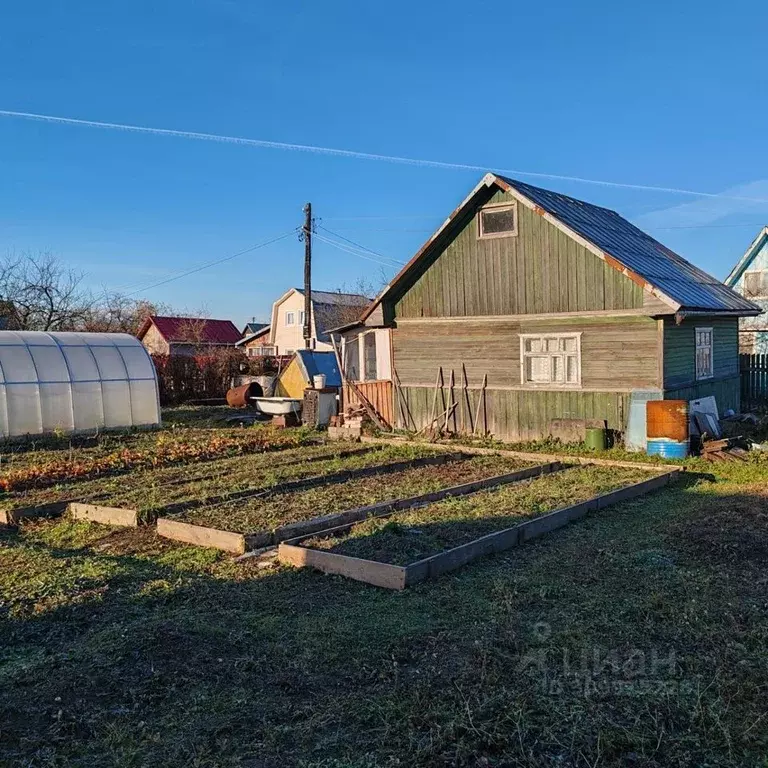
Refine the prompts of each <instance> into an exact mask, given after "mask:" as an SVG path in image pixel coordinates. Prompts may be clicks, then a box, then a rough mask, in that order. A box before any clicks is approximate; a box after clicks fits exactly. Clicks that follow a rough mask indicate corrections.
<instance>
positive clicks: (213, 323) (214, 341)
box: [136, 315, 240, 355]
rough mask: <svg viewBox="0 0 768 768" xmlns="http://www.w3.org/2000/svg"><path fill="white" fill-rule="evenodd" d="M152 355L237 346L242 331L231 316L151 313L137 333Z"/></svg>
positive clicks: (190, 352) (177, 353)
mask: <svg viewBox="0 0 768 768" xmlns="http://www.w3.org/2000/svg"><path fill="white" fill-rule="evenodd" d="M136 335H137V337H138V338H139V340H140V341H141V343H142V344H143V345H144V346H145V347H146V349H147V351H148V352H149V353H150V354H152V355H194V354H199V353H201V352H206V351H210V350H213V349H223V348H226V347H231V348H234V346H235V344H236V343H237V342H238V341H239V340H240V331H238V330H237V327H236V326H235V324H234V323H232V322H231V321H230V320H208V319H201V318H198V317H163V316H159V315H150V316H149V317H148V318H147V319H146V320H145V321H144V323H143V325H142V326H141V329H140V330H139V332H138V333H137V334H136Z"/></svg>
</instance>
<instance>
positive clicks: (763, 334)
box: [725, 227, 768, 355]
mask: <svg viewBox="0 0 768 768" xmlns="http://www.w3.org/2000/svg"><path fill="white" fill-rule="evenodd" d="M725 284H726V285H729V286H730V287H731V288H733V290H734V291H736V292H737V293H740V294H741V295H742V296H744V298H746V299H749V300H750V301H751V302H753V303H755V304H757V305H758V306H760V307H761V308H762V310H763V314H762V315H759V316H757V317H755V316H751V317H743V318H742V319H741V321H740V322H739V347H740V349H741V351H742V352H744V353H746V354H752V355H758V354H763V355H764V354H768V227H763V228H762V229H761V230H760V232H759V233H758V235H757V237H756V238H755V239H754V240H753V241H752V244H751V245H750V246H749V248H747V251H746V253H745V254H744V255H743V256H742V257H741V259H739V263H738V264H736V266H735V267H734V268H733V270H732V271H731V274H730V275H728V277H727V278H726V279H725Z"/></svg>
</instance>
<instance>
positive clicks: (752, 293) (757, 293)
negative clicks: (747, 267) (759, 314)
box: [744, 269, 768, 299]
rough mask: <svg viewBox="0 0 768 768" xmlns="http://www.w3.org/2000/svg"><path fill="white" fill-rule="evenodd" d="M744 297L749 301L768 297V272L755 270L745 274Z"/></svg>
mask: <svg viewBox="0 0 768 768" xmlns="http://www.w3.org/2000/svg"><path fill="white" fill-rule="evenodd" d="M744 296H745V298H747V299H764V298H766V297H768V270H765V269H763V270H755V271H753V272H745V273H744Z"/></svg>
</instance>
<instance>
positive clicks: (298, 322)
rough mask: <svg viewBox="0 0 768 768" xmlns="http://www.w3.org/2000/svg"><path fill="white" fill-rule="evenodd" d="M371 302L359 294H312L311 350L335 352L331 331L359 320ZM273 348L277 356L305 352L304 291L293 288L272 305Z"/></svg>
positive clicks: (271, 329) (316, 292)
mask: <svg viewBox="0 0 768 768" xmlns="http://www.w3.org/2000/svg"><path fill="white" fill-rule="evenodd" d="M369 302H370V299H369V298H368V297H367V296H362V295H360V294H358V293H341V292H337V291H312V317H311V321H312V327H311V331H312V336H311V339H310V348H311V349H314V350H317V351H319V352H332V351H333V346H332V345H331V339H330V336H329V335H328V330H329V329H331V328H338V327H339V326H341V325H345V324H347V323H349V322H352V321H353V320H356V319H357V318H358V317H359V316H360V314H361V313H362V311H363V309H364V308H365V307H366V306H367V305H368V304H369ZM269 345H270V347H272V348H273V349H274V354H277V355H290V354H292V353H293V352H295V351H296V350H297V349H304V348H305V345H304V291H303V290H302V289H301V288H291V289H290V290H289V291H286V292H285V293H284V294H283V295H282V296H281V297H280V298H279V299H278V300H277V301H276V302H275V303H274V304H273V305H272V322H271V324H270V337H269Z"/></svg>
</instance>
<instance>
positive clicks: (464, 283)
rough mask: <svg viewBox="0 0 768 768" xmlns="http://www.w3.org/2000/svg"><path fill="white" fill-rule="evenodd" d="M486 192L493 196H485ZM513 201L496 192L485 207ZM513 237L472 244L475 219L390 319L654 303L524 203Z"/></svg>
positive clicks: (412, 284)
mask: <svg viewBox="0 0 768 768" xmlns="http://www.w3.org/2000/svg"><path fill="white" fill-rule="evenodd" d="M489 194H490V193H489ZM511 200H513V198H512V196H511V195H509V193H506V192H502V191H497V192H496V193H495V194H493V196H492V197H491V198H490V202H494V203H497V202H506V201H511ZM517 215H518V234H517V235H516V236H513V237H504V238H494V239H485V240H478V239H477V217H476V216H475V215H474V212H470V213H469V214H468V215H467V216H466V217H465V219H464V226H463V227H462V228H461V229H460V231H459V232H458V234H456V235H455V237H453V239H452V240H451V241H450V242H447V243H446V244H445V247H444V248H439V249H438V250H441V253H440V256H439V258H438V257H437V256H436V255H434V256H431V257H429V258H426V259H425V264H424V267H423V268H422V269H421V270H420V271H421V274H420V275H417V276H415V279H413V280H409V281H407V282H406V284H405V285H404V286H403V289H402V292H401V293H404V295H401V296H400V297H399V298H397V299H396V300H395V305H394V317H395V318H399V317H461V316H476V315H521V314H542V313H549V312H582V311H590V310H611V309H640V308H642V307H643V305H644V301H645V302H646V304H649V305H653V306H654V307H655V308H656V309H658V308H659V305H658V302H657V301H656V300H654V299H652V298H650V297H649V299H648V300H646V299H645V295H644V291H643V290H642V288H640V287H639V286H637V285H636V284H635V283H633V282H632V281H631V280H630V279H629V278H628V277H626V276H625V275H623V274H621V273H620V272H618V271H617V270H615V269H614V268H613V267H610V266H609V265H608V264H606V263H605V262H604V261H602V260H601V259H600V258H598V257H597V256H595V255H594V254H593V253H591V252H590V251H588V250H587V249H586V248H585V247H584V246H582V245H580V244H579V243H577V242H576V241H575V240H572V239H571V238H569V237H568V236H567V235H565V234H563V233H562V232H561V231H560V230H558V229H557V228H556V227H555V226H553V225H552V224H550V223H549V222H547V221H546V220H545V219H544V218H543V217H541V216H539V215H538V214H537V213H535V212H534V211H532V210H530V209H529V208H527V207H526V206H524V205H523V204H522V203H519V204H518V205H517Z"/></svg>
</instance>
